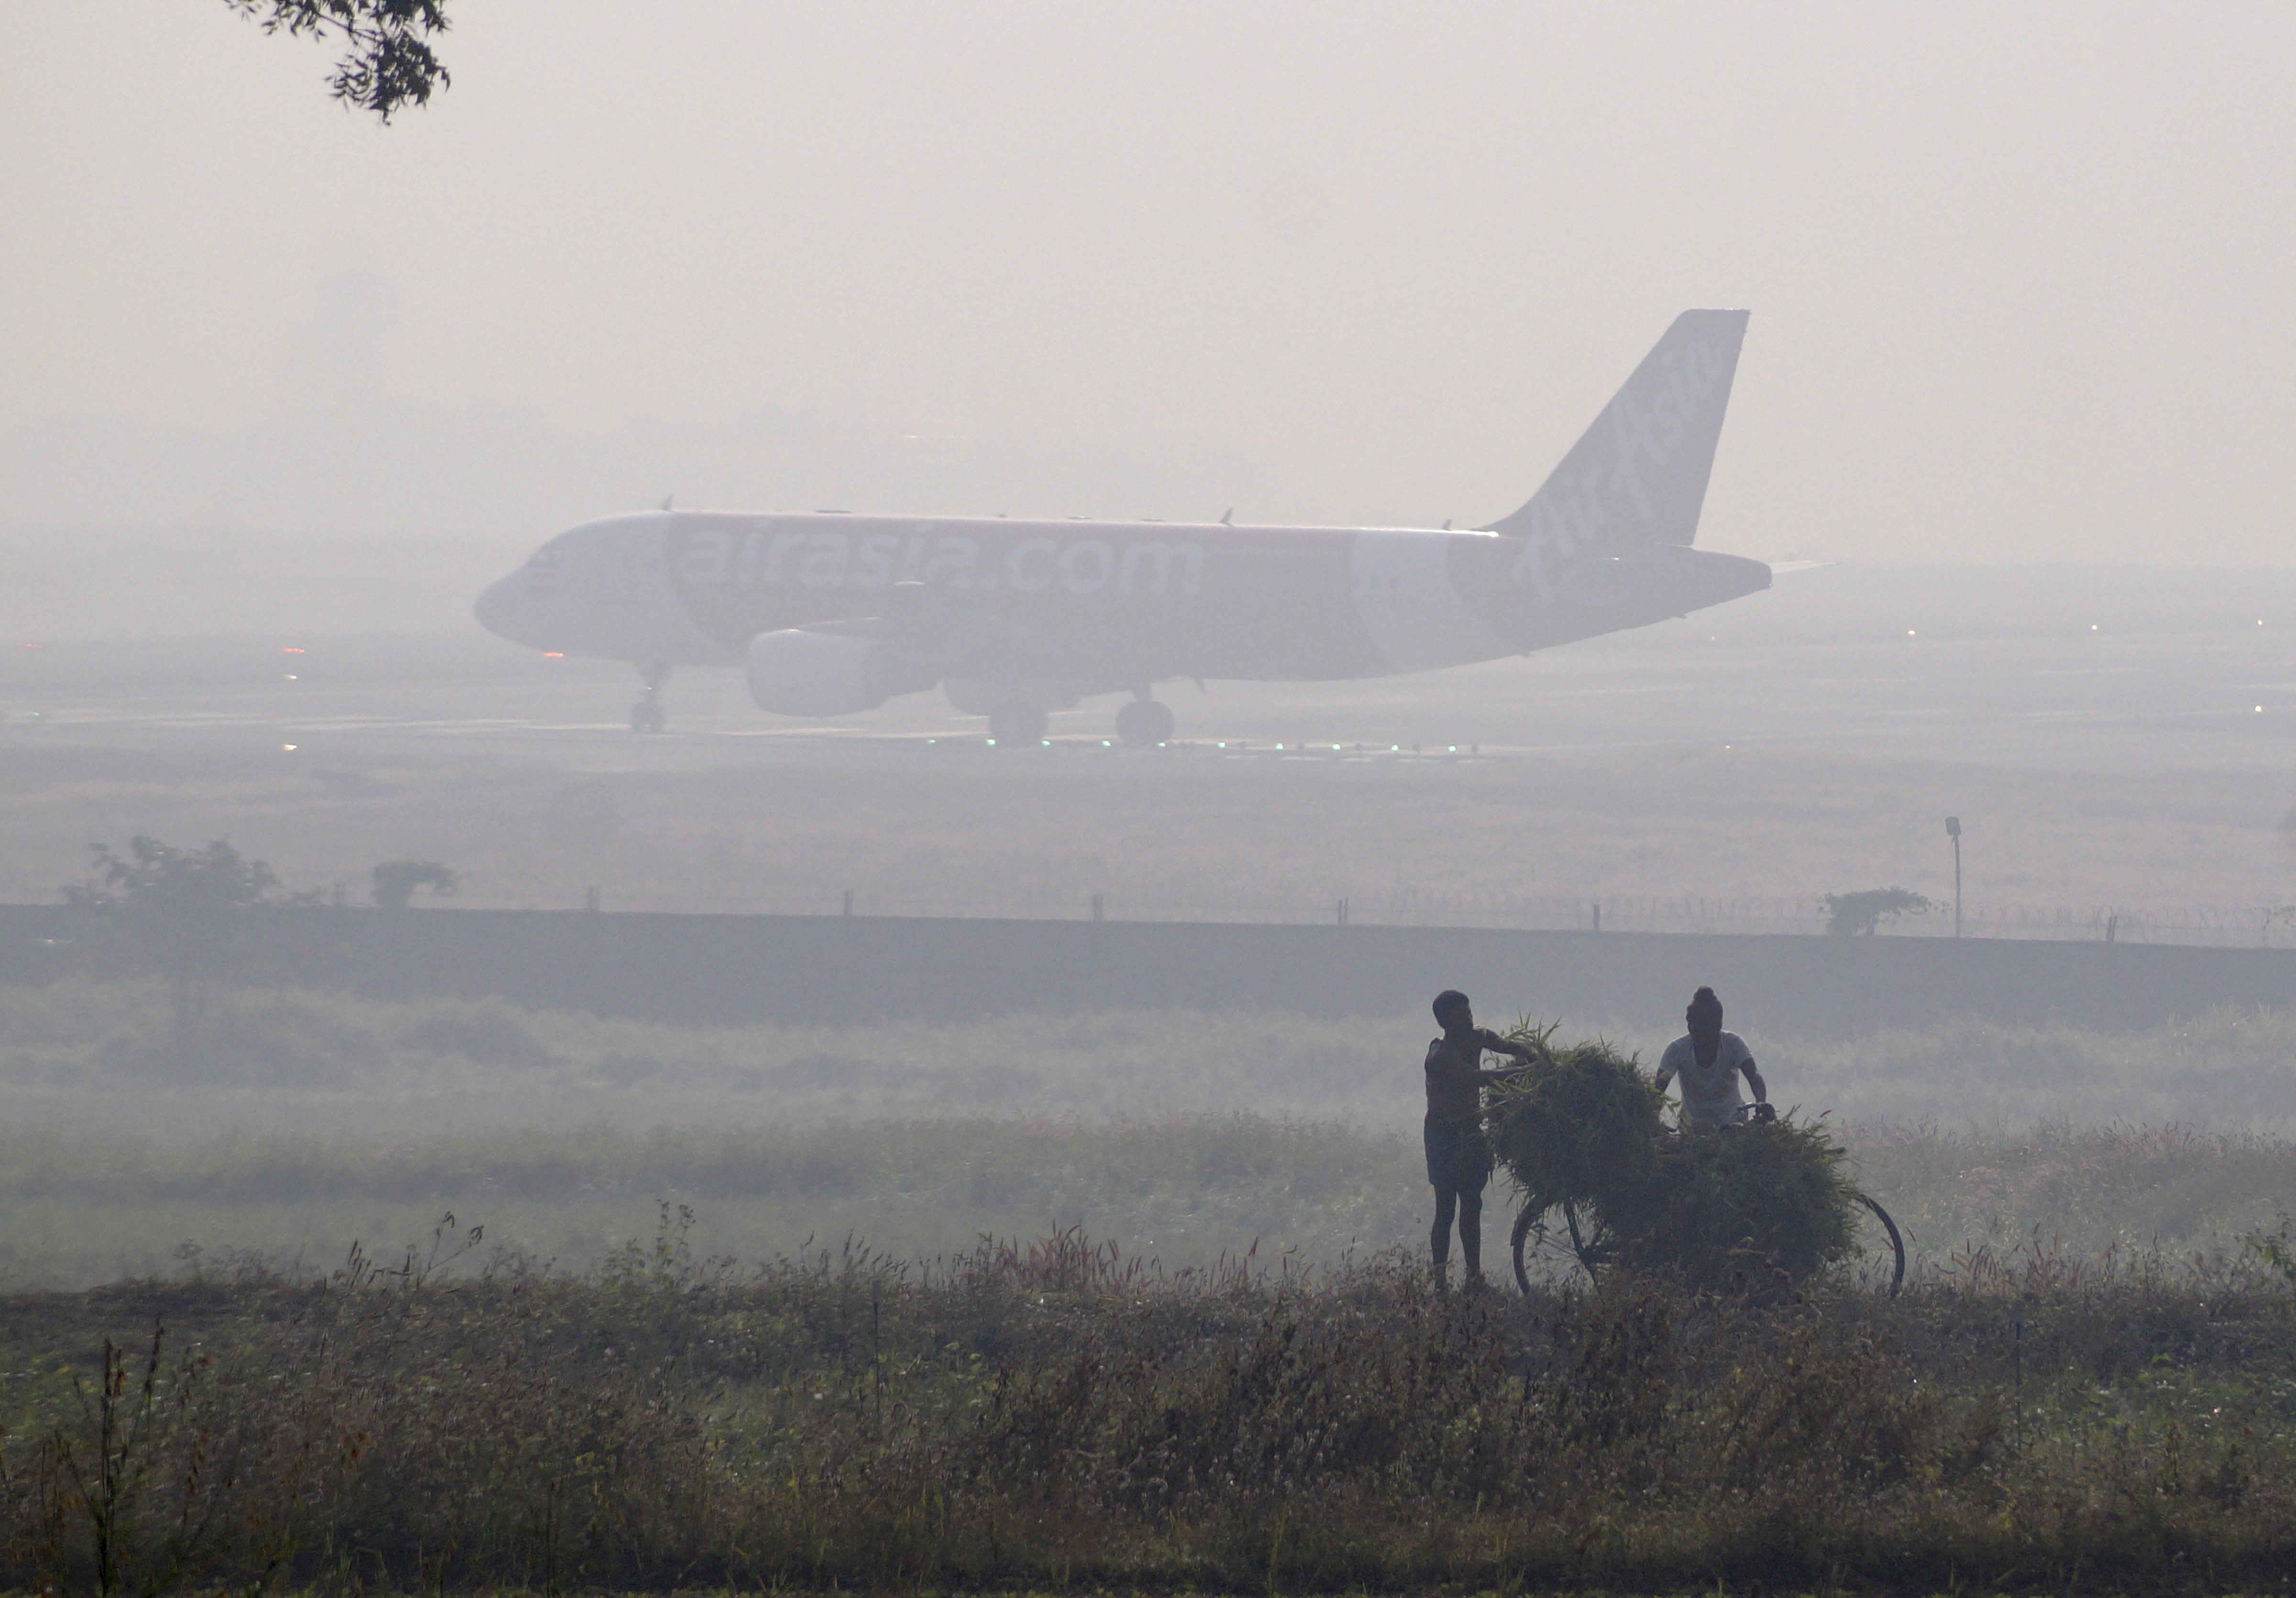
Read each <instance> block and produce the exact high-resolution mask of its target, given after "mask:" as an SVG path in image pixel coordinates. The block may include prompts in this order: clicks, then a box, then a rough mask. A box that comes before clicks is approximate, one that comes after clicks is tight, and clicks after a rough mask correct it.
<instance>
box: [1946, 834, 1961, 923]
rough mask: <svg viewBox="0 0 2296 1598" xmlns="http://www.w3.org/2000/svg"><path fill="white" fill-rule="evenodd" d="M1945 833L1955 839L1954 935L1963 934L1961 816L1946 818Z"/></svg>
mask: <svg viewBox="0 0 2296 1598" xmlns="http://www.w3.org/2000/svg"><path fill="white" fill-rule="evenodd" d="M1945 835H1946V836H1947V837H1948V838H1950V839H1952V840H1953V935H1954V936H1955V937H1956V938H1958V937H1960V936H1961V817H1960V816H1958V815H1948V816H1947V817H1946V818H1945Z"/></svg>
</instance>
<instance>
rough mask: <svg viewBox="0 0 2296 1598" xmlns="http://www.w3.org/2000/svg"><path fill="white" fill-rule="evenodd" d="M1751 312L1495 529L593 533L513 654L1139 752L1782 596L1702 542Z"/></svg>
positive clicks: (502, 625)
mask: <svg viewBox="0 0 2296 1598" xmlns="http://www.w3.org/2000/svg"><path fill="white" fill-rule="evenodd" d="M1746 318H1747V313H1746V312H1744V311H1685V312H1684V313H1683V314H1682V315H1681V316H1677V318H1675V321H1674V324H1673V325H1672V326H1671V327H1669V328H1668V329H1667V331H1666V334H1665V336H1664V337H1663V338H1661V339H1660V340H1659V341H1658V343H1657V345H1656V347H1655V348H1652V350H1651V352H1650V354H1649V355H1648V356H1644V359H1643V363H1642V365H1639V366H1637V367H1636V368H1635V371H1634V374H1633V375H1632V376H1631V377H1629V378H1628V379H1627V382H1626V386H1625V387H1624V388H1622V389H1620V390H1619V391H1618V393H1617V395H1616V396H1614V397H1612V398H1611V403H1610V404H1609V405H1608V406H1605V407H1604V408H1603V413H1602V414H1601V415H1599V416H1597V417H1596V418H1595V423H1594V425H1593V426H1592V427H1589V428H1588V429H1587V432H1586V434H1585V436H1584V437H1582V438H1580V439H1579V442H1578V443H1577V444H1576V445H1574V446H1573V447H1571V450H1570V454H1568V455H1564V456H1563V457H1562V464H1561V465H1559V466H1557V467H1556V468H1555V469H1554V474H1553V475H1552V476H1550V477H1549V478H1548V479H1546V486H1545V487H1544V488H1540V489H1539V491H1538V494H1537V495H1535V496H1533V497H1532V498H1531V500H1530V503H1529V504H1526V505H1524V506H1523V507H1522V508H1521V510H1519V511H1517V512H1514V513H1513V515H1511V516H1508V517H1506V518H1505V519H1504V520H1499V521H1495V522H1493V523H1492V524H1491V525H1490V526H1488V527H1487V528H1483V529H1479V530H1476V531H1473V532H1454V531H1451V530H1449V529H1448V528H1447V527H1446V528H1444V529H1427V528H1328V527H1235V526H1232V525H1231V524H1230V523H1229V521H1228V520H1227V518H1226V517H1223V518H1221V520H1218V521H1217V522H1209V523H1185V522H1162V521H1087V520H1067V521H1021V520H1006V519H1005V518H1003V517H996V518H979V517H931V518H922V517H913V516H859V515H850V514H848V513H847V512H842V511H819V512H813V513H812V514H809V515H806V514H766V515H750V514H738V513H733V512H716V511H675V512H674V511H671V510H669V509H668V508H667V507H665V508H664V509H663V510H661V511H659V512H649V513H645V514H640V515H627V516H610V517H607V518H605V519H604V520H599V521H591V522H585V523H584V524H583V525H581V526H580V527H577V528H573V529H569V530H568V531H566V532H563V533H561V534H559V535H558V537H554V538H553V539H551V540H550V542H549V543H547V544H545V545H543V546H542V547H541V548H540V549H538V550H537V551H536V552H535V553H534V555H533V558H532V559H530V560H529V561H527V563H526V564H525V565H524V566H523V567H521V568H520V569H519V570H517V571H514V572H512V573H511V574H510V575H509V576H508V577H505V578H502V579H501V580H499V581H498V582H496V583H495V584H493V585H492V586H489V587H488V589H487V591H486V592H485V593H484V594H481V595H480V597H479V601H478V605H477V614H478V619H479V620H480V623H482V624H483V625H484V626H486V627H488V628H489V629H491V630H492V631H494V632H496V633H498V634H500V635H502V636H503V637H505V638H508V639H510V640H512V642H514V643H522V644H527V645H529V646H531V647H533V648H535V649H539V650H546V651H555V652H559V653H564V654H572V655H593V656H603V657H606V658H610V659H614V660H629V661H632V662H634V663H635V665H636V666H637V668H638V669H639V671H640V672H641V673H642V674H643V675H644V680H645V691H644V693H643V694H642V695H641V697H640V698H639V700H638V702H637V704H636V706H635V709H633V710H632V711H631V713H630V725H631V727H632V728H633V729H634V730H635V731H638V732H656V733H658V732H660V731H661V730H662V729H663V727H664V725H665V715H664V708H663V705H662V700H661V684H662V682H663V680H664V678H666V677H667V676H668V673H669V670H670V668H672V667H673V666H746V667H747V668H748V672H749V680H750V697H751V698H752V699H754V700H756V701H757V702H758V705H759V706H760V707H761V708H762V709H767V710H769V711H772V712H774V713H775V715H779V716H800V717H828V716H849V715H852V714H855V713H856V712H858V711H864V710H873V709H876V708H877V707H879V706H880V705H882V704H883V703H884V702H885V701H887V700H889V699H890V698H892V697H894V696H895V695H897V694H903V693H922V692H927V691H928V690H930V689H932V688H936V687H938V688H939V689H940V690H941V691H942V692H945V693H946V694H947V696H948V700H949V702H950V703H951V704H952V705H954V706H955V708H956V709H958V710H960V711H962V712H964V714H966V715H971V716H986V717H988V732H989V736H990V737H991V739H992V740H993V741H995V742H997V743H999V744H1007V743H1034V742H1037V741H1038V740H1040V739H1042V738H1043V737H1044V736H1045V731H1046V717H1047V713H1048V712H1050V711H1052V710H1054V709H1067V708H1069V707H1070V706H1072V705H1075V704H1076V703H1078V701H1080V700H1083V699H1085V698H1087V696H1090V695H1093V694H1103V693H1124V692H1128V693H1130V694H1131V695H1132V698H1131V700H1130V701H1129V702H1128V703H1127V704H1125V705H1124V706H1123V707H1122V708H1121V709H1119V711H1118V712H1117V716H1116V731H1117V733H1118V735H1119V737H1120V738H1121V739H1122V740H1123V741H1124V742H1126V743H1128V744H1135V745H1140V744H1160V743H1162V742H1166V741H1167V740H1168V739H1169V738H1170V737H1171V736H1172V733H1173V723H1172V712H1171V710H1170V709H1169V707H1168V706H1166V705H1165V704H1164V703H1162V702H1161V701H1159V700H1157V699H1156V698H1155V697H1154V689H1155V685H1156V684H1159V683H1163V682H1170V681H1173V680H1175V679H1181V678H1194V679H1197V680H1199V681H1201V680H1202V679H1205V678H1214V677H1225V678H1230V679H1243V680H1247V681H1255V682H1299V681H1323V682H1329V681H1340V680H1346V679H1351V678H1359V677H1377V676H1392V675H1395V674H1398V673H1402V672H1415V671H1434V670H1438V669H1439V668H1443V667H1447V666H1464V665H1467V664H1469V663H1471V662H1473V661H1477V660H1496V659H1497V658H1498V657H1500V656H1503V655H1515V654H1528V653H1529V652H1530V651H1533V650H1538V649H1547V648H1551V647H1552V646H1554V645H1555V644H1558V643H1570V642H1572V641H1573V640H1575V639H1579V638H1591V637H1593V636H1595V635H1597V634H1600V633H1611V632H1617V631H1619V630H1620V629H1622V628H1626V627H1644V626H1647V625H1649V624H1650V623H1652V622H1656V621H1663V620H1666V619H1669V618H1672V617H1677V616H1682V615H1685V614H1687V613H1688V612H1690V611H1694V610H1699V609H1701V608H1702V607H1704V606H1707V605H1715V604H1720V603H1721V602H1723V601H1725V600H1730V599H1735V598H1737V597H1738V596H1739V595H1741V594H1751V593H1754V592H1756V591H1757V590H1759V589H1762V588H1767V587H1768V586H1770V569H1769V568H1768V567H1767V566H1766V565H1764V564H1763V563H1762V562H1761V561H1751V560H1747V559H1745V558H1743V557H1742V556H1738V555H1726V554H1717V553H1712V552H1710V551H1707V550H1702V549H1693V547H1692V546H1691V544H1692V540H1693V537H1695V536H1696V534H1697V531H1698V512H1699V507H1700V505H1701V504H1702V503H1703V502H1704V500H1705V497H1706V480H1707V477H1708V474H1709V473H1710V471H1711V470H1712V467H1713V463H1714V445H1715V440H1716V438H1718V436H1719V435H1720V433H1721V430H1722V412H1723V408H1724V406H1726V405H1727V404H1728V402H1729V398H1730V381H1731V378H1732V376H1733V374H1734V373H1735V372H1736V370H1737V365H1738V349H1739V346H1740V344H1741V342H1742V341H1743V339H1744V337H1745V332H1746Z"/></svg>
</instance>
